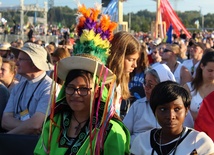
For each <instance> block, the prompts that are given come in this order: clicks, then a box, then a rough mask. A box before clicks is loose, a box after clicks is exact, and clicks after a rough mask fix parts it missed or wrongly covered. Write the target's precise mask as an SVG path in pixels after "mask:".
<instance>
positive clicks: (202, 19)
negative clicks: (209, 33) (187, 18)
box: [198, 6, 204, 30]
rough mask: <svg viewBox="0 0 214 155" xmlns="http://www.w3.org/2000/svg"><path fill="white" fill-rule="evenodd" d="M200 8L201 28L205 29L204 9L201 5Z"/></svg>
mask: <svg viewBox="0 0 214 155" xmlns="http://www.w3.org/2000/svg"><path fill="white" fill-rule="evenodd" d="M198 7H199V8H200V10H199V13H200V17H201V29H202V30H204V15H203V14H202V11H201V10H202V9H201V6H198Z"/></svg>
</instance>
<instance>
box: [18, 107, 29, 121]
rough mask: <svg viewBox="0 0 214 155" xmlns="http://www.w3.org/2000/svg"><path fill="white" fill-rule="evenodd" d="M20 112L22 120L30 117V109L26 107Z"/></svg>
mask: <svg viewBox="0 0 214 155" xmlns="http://www.w3.org/2000/svg"><path fill="white" fill-rule="evenodd" d="M19 114H20V120H21V121H26V120H28V119H29V118H30V115H29V111H28V109H25V110H24V111H22V112H20V113H19Z"/></svg>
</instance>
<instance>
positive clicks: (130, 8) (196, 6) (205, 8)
mask: <svg viewBox="0 0 214 155" xmlns="http://www.w3.org/2000/svg"><path fill="white" fill-rule="evenodd" d="M46 1H48V0H46ZM0 2H1V5H0V7H1V6H15V5H19V3H20V0H0ZM37 2H38V4H39V5H40V6H43V4H44V0H25V1H24V3H25V4H35V3H37ZM80 2H81V3H84V4H85V5H86V6H87V7H92V6H93V4H94V3H95V2H99V3H100V2H101V0H80ZM169 2H170V4H171V5H172V7H173V8H174V9H176V10H177V11H182V12H183V11H190V10H196V11H199V10H200V9H201V12H202V14H207V13H214V9H213V6H214V0H169ZM66 5H67V6H69V7H71V8H76V4H75V2H74V0H55V6H66ZM145 9H147V10H149V11H155V10H156V3H155V1H154V0H127V2H124V9H123V10H124V13H126V14H127V13H129V12H134V13H136V12H137V11H139V10H145Z"/></svg>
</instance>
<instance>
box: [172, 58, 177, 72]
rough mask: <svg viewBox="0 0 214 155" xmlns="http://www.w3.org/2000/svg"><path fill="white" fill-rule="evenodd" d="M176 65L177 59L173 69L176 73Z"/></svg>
mask: <svg viewBox="0 0 214 155" xmlns="http://www.w3.org/2000/svg"><path fill="white" fill-rule="evenodd" d="M176 66H177V61H176V62H175V65H174V67H173V71H172V73H173V74H174V72H175V70H176Z"/></svg>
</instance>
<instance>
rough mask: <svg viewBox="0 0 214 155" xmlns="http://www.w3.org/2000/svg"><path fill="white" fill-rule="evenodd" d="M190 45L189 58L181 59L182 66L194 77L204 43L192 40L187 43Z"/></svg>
mask: <svg viewBox="0 0 214 155" xmlns="http://www.w3.org/2000/svg"><path fill="white" fill-rule="evenodd" d="M189 46H191V47H190V49H189V50H190V58H191V59H188V60H184V61H183V63H182V64H183V66H185V67H186V68H187V69H188V71H189V72H190V73H191V74H192V76H193V77H195V72H196V68H197V67H198V65H199V63H200V60H201V58H202V56H203V54H204V51H205V49H206V47H205V45H204V44H203V43H202V42H195V41H193V40H191V41H190V43H189Z"/></svg>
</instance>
